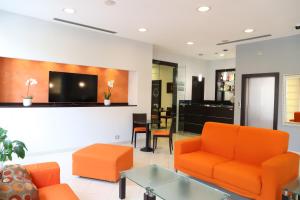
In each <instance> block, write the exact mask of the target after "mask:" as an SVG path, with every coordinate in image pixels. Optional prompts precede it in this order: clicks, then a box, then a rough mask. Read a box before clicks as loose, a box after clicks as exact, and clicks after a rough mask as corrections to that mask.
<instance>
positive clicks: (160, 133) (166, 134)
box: [152, 117, 176, 154]
mask: <svg viewBox="0 0 300 200" xmlns="http://www.w3.org/2000/svg"><path fill="white" fill-rule="evenodd" d="M175 125H176V118H175V117H174V118H172V122H171V128H170V129H166V130H153V131H152V135H153V153H154V151H155V149H156V147H157V139H158V138H159V137H161V138H169V148H170V154H172V150H173V133H174V132H176V126H175Z"/></svg>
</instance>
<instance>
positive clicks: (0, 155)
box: [0, 128, 27, 171]
mask: <svg viewBox="0 0 300 200" xmlns="http://www.w3.org/2000/svg"><path fill="white" fill-rule="evenodd" d="M25 150H26V151H27V147H26V145H25V144H24V143H23V142H21V141H19V140H13V141H12V140H9V139H7V131H6V130H4V129H3V128H0V171H2V169H3V167H4V164H5V162H6V161H8V160H10V161H11V160H12V154H16V155H17V156H18V158H22V159H24V158H25Z"/></svg>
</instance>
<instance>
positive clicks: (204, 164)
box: [178, 151, 228, 178]
mask: <svg viewBox="0 0 300 200" xmlns="http://www.w3.org/2000/svg"><path fill="white" fill-rule="evenodd" d="M226 161H228V159H226V158H224V157H221V156H218V155H214V154H211V153H207V152H204V151H196V152H193V153H187V154H182V155H180V156H179V158H178V163H179V165H180V166H181V167H182V168H185V169H189V170H190V171H193V172H195V173H199V174H202V175H204V176H207V177H210V178H211V177H212V175H213V168H214V166H215V165H217V164H220V163H223V162H226Z"/></svg>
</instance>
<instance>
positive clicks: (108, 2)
mask: <svg viewBox="0 0 300 200" xmlns="http://www.w3.org/2000/svg"><path fill="white" fill-rule="evenodd" d="M105 4H106V5H107V6H113V5H115V4H116V1H114V0H106V1H105Z"/></svg>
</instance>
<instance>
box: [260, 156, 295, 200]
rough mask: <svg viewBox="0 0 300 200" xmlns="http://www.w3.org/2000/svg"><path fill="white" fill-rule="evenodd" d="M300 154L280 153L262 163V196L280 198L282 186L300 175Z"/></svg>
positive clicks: (275, 199)
mask: <svg viewBox="0 0 300 200" xmlns="http://www.w3.org/2000/svg"><path fill="white" fill-rule="evenodd" d="M298 174H299V155H297V154H295V153H291V152H287V153H284V154H280V155H278V156H275V157H273V158H271V159H269V160H267V161H265V162H263V163H262V196H263V197H264V198H265V199H274V200H277V199H280V195H281V187H282V186H284V185H285V184H287V183H288V182H289V181H291V180H293V179H295V178H297V177H298Z"/></svg>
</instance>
